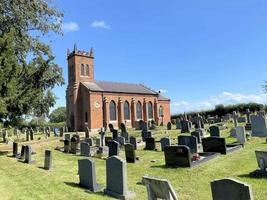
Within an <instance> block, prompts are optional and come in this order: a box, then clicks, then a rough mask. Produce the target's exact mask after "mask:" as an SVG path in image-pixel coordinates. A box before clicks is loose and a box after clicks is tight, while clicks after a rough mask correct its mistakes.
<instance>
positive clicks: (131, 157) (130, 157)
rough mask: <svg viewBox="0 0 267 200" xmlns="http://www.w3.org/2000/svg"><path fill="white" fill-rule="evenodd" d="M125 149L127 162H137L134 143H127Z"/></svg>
mask: <svg viewBox="0 0 267 200" xmlns="http://www.w3.org/2000/svg"><path fill="white" fill-rule="evenodd" d="M124 149H125V158H126V162H127V163H135V160H136V158H135V149H134V146H133V145H132V144H129V143H126V144H125V145H124Z"/></svg>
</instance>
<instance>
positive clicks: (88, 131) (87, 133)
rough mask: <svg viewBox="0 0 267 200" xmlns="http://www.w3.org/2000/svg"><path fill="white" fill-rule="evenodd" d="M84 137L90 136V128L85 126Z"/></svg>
mask: <svg viewBox="0 0 267 200" xmlns="http://www.w3.org/2000/svg"><path fill="white" fill-rule="evenodd" d="M85 138H90V129H89V128H88V127H87V126H86V127H85Z"/></svg>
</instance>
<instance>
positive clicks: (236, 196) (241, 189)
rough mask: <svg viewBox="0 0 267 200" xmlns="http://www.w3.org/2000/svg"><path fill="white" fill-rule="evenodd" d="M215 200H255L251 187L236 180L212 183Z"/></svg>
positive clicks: (222, 180)
mask: <svg viewBox="0 0 267 200" xmlns="http://www.w3.org/2000/svg"><path fill="white" fill-rule="evenodd" d="M211 191H212V199H213V200H253V195H252V190H251V186H250V185H247V184H246V183H242V182H240V181H237V180H234V179H221V180H214V181H212V182H211Z"/></svg>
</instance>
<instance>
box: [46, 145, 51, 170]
mask: <svg viewBox="0 0 267 200" xmlns="http://www.w3.org/2000/svg"><path fill="white" fill-rule="evenodd" d="M51 168H52V151H50V150H45V160H44V169H46V170H50V169H51Z"/></svg>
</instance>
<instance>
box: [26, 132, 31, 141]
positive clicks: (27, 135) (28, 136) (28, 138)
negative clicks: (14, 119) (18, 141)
mask: <svg viewBox="0 0 267 200" xmlns="http://www.w3.org/2000/svg"><path fill="white" fill-rule="evenodd" d="M26 141H30V130H29V129H27V130H26Z"/></svg>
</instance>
